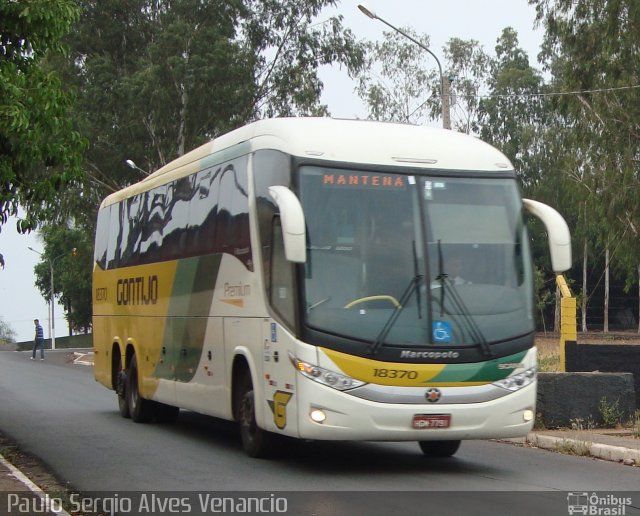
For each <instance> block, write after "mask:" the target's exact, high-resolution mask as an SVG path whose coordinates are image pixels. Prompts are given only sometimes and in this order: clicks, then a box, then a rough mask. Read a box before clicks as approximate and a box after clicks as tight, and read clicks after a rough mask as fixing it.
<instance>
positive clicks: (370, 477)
mask: <svg viewBox="0 0 640 516" xmlns="http://www.w3.org/2000/svg"><path fill="white" fill-rule="evenodd" d="M55 353H57V355H56V356H55V358H54V352H50V353H49V354H48V355H47V360H46V361H45V362H40V361H37V360H36V361H31V360H29V358H28V356H29V355H28V354H27V353H17V352H0V390H1V392H2V397H3V398H2V403H0V430H2V432H4V433H5V434H7V435H9V436H11V437H12V438H14V439H15V440H16V441H18V443H19V444H20V445H21V447H22V448H23V449H24V450H25V451H27V452H29V453H32V454H35V455H36V456H38V457H40V458H42V459H43V460H44V461H45V462H46V463H47V464H49V465H50V466H51V468H52V469H53V470H54V472H55V473H56V474H57V475H58V476H59V477H60V478H62V479H63V480H66V481H68V482H69V483H70V484H71V486H73V487H75V488H76V489H80V490H82V491H112V490H113V491H124V492H127V491H139V490H158V491H193V492H210V491H215V492H221V491H225V492H227V491H234V492H236V491H247V490H251V491H264V492H287V493H289V492H295V491H307V492H308V491H313V492H316V493H313V494H306V495H303V496H298V497H295V496H294V500H293V501H292V502H291V503H294V502H295V503H300V504H303V507H304V511H302V512H300V511H297V512H298V513H300V514H327V515H333V514H336V515H337V514H344V513H345V511H351V512H352V513H353V514H360V513H361V510H363V509H366V511H367V513H368V514H372V515H376V514H389V513H390V514H393V513H394V512H399V511H401V512H400V513H402V514H425V513H426V512H429V511H427V508H428V507H431V508H434V507H437V508H438V510H437V512H438V513H439V514H460V511H462V510H470V511H471V510H472V511H473V514H516V513H517V514H540V513H544V512H547V513H548V514H567V512H566V511H567V494H568V493H569V492H578V491H579V492H586V491H588V492H601V493H610V492H614V491H615V492H622V491H625V492H631V491H635V492H636V495H635V496H636V498H635V499H634V501H633V505H635V506H636V507H640V493H638V491H639V490H640V468H633V467H624V466H621V465H619V464H615V463H610V462H604V461H596V460H593V459H588V458H583V457H572V456H566V455H560V454H555V453H551V452H547V451H542V450H537V449H531V448H519V447H516V446H513V445H510V444H504V443H495V442H487V441H479V442H465V443H463V445H462V447H461V449H460V451H459V452H458V454H457V455H456V456H455V457H454V458H453V459H448V460H428V459H426V458H425V457H423V456H422V454H421V453H420V451H419V448H418V446H417V444H415V443H308V442H291V443H290V444H289V445H288V447H287V449H286V450H285V452H284V454H283V456H282V457H281V458H280V459H278V460H271V461H267V460H255V459H250V458H248V457H246V456H245V455H244V454H243V453H242V451H241V447H240V443H239V441H238V438H237V436H236V433H235V428H234V426H233V425H232V424H230V423H227V422H223V421H218V420H215V419H212V418H208V417H204V416H201V415H198V414H194V413H191V412H184V411H183V413H181V416H180V421H179V423H178V424H177V425H174V426H165V425H140V424H135V423H133V422H131V421H130V420H124V419H122V418H121V417H120V416H119V415H118V412H117V406H116V400H115V395H114V394H113V393H112V392H111V391H108V390H106V389H105V388H104V387H102V386H101V385H100V384H97V383H96V382H95V381H94V379H93V374H92V370H91V368H90V367H87V366H82V365H73V364H72V363H70V362H69V361H67V360H66V359H65V357H66V356H67V355H68V353H67V352H64V351H57V352H55ZM352 491H358V492H360V493H356V494H354V493H350V492H352ZM452 491H457V492H460V493H453V492H452ZM472 492H473V493H472ZM425 493H426V494H425ZM434 504H435V505H434ZM514 504H515V505H514ZM516 507H517V509H516ZM356 509H357V512H354V511H356ZM635 510H636V509H633V508H632V507H628V508H626V512H625V514H627V515H628V514H640V509H639V510H637V512H634V511H635ZM449 511H450V512H449ZM290 514H293V512H290ZM363 514H364V513H363Z"/></svg>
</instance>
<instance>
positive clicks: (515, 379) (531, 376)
mask: <svg viewBox="0 0 640 516" xmlns="http://www.w3.org/2000/svg"><path fill="white" fill-rule="evenodd" d="M536 374H537V368H536V367H531V368H529V369H527V370H526V371H524V372H522V373H518V374H514V375H512V376H508V377H507V378H505V379H504V380H498V381H497V382H493V385H496V386H498V387H502V388H503V389H507V390H508V391H517V390H518V389H522V388H523V387H526V386H527V385H529V384H530V383H531V382H533V381H534V380H535V379H536Z"/></svg>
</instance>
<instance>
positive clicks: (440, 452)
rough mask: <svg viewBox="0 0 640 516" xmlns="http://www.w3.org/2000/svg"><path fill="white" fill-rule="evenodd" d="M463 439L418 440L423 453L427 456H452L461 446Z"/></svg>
mask: <svg viewBox="0 0 640 516" xmlns="http://www.w3.org/2000/svg"><path fill="white" fill-rule="evenodd" d="M460 442H461V441H418V444H419V445H420V449H421V450H422V453H424V454H425V455H426V456H427V457H434V458H440V457H451V456H452V455H455V453H456V452H457V451H458V448H460Z"/></svg>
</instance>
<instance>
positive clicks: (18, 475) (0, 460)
mask: <svg viewBox="0 0 640 516" xmlns="http://www.w3.org/2000/svg"><path fill="white" fill-rule="evenodd" d="M0 468H5V469H6V470H7V475H8V476H9V477H12V478H14V479H15V482H20V483H21V484H22V485H24V486H25V487H26V488H27V489H29V491H31V492H32V493H34V494H36V495H38V497H39V498H40V499H41V500H43V503H44V502H45V501H46V499H47V497H48V496H49V495H47V493H45V492H44V491H43V490H42V489H40V488H39V487H38V486H37V485H36V484H34V483H33V482H32V481H31V480H30V479H29V478H28V477H27V476H26V475H25V474H24V473H23V472H22V471H20V470H19V469H18V468H16V467H15V466H14V465H13V464H11V463H10V462H9V461H8V460H7V459H5V458H4V456H3V455H1V454H0ZM16 485H17V484H16ZM3 487H4V486H3ZM6 487H8V486H6ZM11 490H13V489H11ZM45 505H46V504H45ZM55 514H58V515H62V516H71V515H70V514H69V513H68V512H67V511H65V510H64V509H63V508H62V507H60V508H57V509H56V511H55Z"/></svg>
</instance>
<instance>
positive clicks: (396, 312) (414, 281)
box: [368, 274, 424, 356]
mask: <svg viewBox="0 0 640 516" xmlns="http://www.w3.org/2000/svg"><path fill="white" fill-rule="evenodd" d="M423 277H424V276H422V275H420V274H416V275H415V276H414V277H413V278H411V281H410V282H409V285H407V288H406V289H405V290H404V292H403V293H402V297H401V298H400V300H399V302H398V306H396V307H395V308H394V309H393V312H392V313H391V315H390V316H389V319H387V322H386V323H384V326H383V327H382V330H380V333H378V336H377V337H376V340H374V341H373V342H372V343H371V345H370V346H369V350H368V351H369V355H371V356H373V355H375V354H376V353H378V351H379V350H380V347H381V346H382V344H384V341H385V339H386V338H387V335H389V332H390V331H391V328H393V325H394V324H395V323H396V321H397V320H398V317H399V316H400V312H402V309H403V308H404V305H405V304H406V302H407V300H408V299H409V297H411V294H412V293H413V291H414V289H418V286H419V285H420V282H421V281H422V278H423ZM418 295H420V293H419V292H418Z"/></svg>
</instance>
